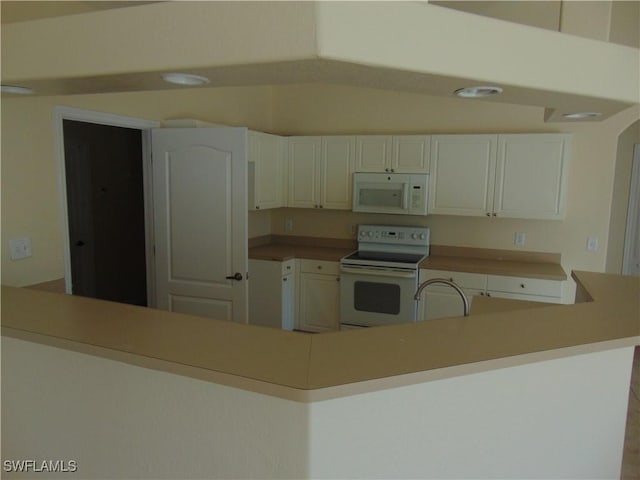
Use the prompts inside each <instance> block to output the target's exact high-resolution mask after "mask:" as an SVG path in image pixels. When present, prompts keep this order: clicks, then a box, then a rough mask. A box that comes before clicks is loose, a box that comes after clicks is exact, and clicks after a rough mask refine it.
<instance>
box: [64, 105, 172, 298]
mask: <svg viewBox="0 0 640 480" xmlns="http://www.w3.org/2000/svg"><path fill="white" fill-rule="evenodd" d="M64 120H75V121H79V122H86V123H95V124H99V125H110V126H115V127H124V128H133V129H137V130H140V131H141V132H142V157H143V158H142V162H143V178H144V180H143V181H144V205H145V207H144V208H145V236H146V255H147V258H146V261H147V262H146V263H147V301H148V304H149V306H153V305H155V287H154V284H153V282H154V279H155V275H154V273H153V272H154V262H153V223H152V222H153V197H152V192H153V189H152V188H151V187H152V185H151V183H150V182H151V178H152V176H151V148H150V145H151V134H150V131H151V129H152V128H157V127H159V126H160V122H156V121H153V120H145V119H140V118H134V117H127V116H123V115H114V114H111V113H104V112H96V111H92V110H82V109H78V108H73V107H65V106H56V107H54V110H53V134H54V140H55V149H56V158H57V162H58V187H59V190H60V211H61V222H62V226H61V228H62V242H63V248H64V252H63V258H64V282H65V292H66V293H68V294H71V293H72V278H71V249H70V240H69V212H68V210H67V180H66V170H65V155H64V125H63V122H64Z"/></svg>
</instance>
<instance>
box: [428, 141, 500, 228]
mask: <svg viewBox="0 0 640 480" xmlns="http://www.w3.org/2000/svg"><path fill="white" fill-rule="evenodd" d="M496 144H497V135H434V136H432V137H431V169H430V170H431V174H430V179H429V213H433V214H442V215H466V216H490V215H491V212H492V209H493V195H494V178H495V168H496Z"/></svg>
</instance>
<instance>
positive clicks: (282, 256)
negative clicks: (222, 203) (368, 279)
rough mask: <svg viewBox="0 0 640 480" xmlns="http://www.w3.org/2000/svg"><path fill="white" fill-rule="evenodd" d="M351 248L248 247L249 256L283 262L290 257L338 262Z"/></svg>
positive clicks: (283, 245)
mask: <svg viewBox="0 0 640 480" xmlns="http://www.w3.org/2000/svg"><path fill="white" fill-rule="evenodd" d="M353 251H354V249H353V248H329V247H313V246H309V245H286V244H269V245H260V246H258V247H252V248H250V249H249V258H252V259H256V260H275V261H280V262H283V261H285V260H290V259H292V258H307V259H309V260H325V261H329V262H339V261H340V259H341V258H342V257H344V256H345V255H349V254H350V253H351V252H353Z"/></svg>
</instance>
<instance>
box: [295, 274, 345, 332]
mask: <svg viewBox="0 0 640 480" xmlns="http://www.w3.org/2000/svg"><path fill="white" fill-rule="evenodd" d="M339 280H340V277H339V276H337V275H323V274H317V273H302V274H301V275H300V297H299V327H300V329H301V330H307V331H311V332H322V331H327V330H338V329H339V328H340V284H339V282H338V281H339Z"/></svg>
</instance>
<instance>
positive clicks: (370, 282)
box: [340, 265, 418, 327]
mask: <svg viewBox="0 0 640 480" xmlns="http://www.w3.org/2000/svg"><path fill="white" fill-rule="evenodd" d="M417 288H418V272H417V271H416V270H411V269H401V268H393V267H367V266H352V265H349V266H347V265H342V266H341V268H340V322H341V323H342V325H343V327H344V326H360V327H374V326H379V325H394V324H398V323H406V322H415V321H416V318H417V317H416V313H417V302H416V301H415V300H414V298H413V296H414V295H415V292H416V289H417Z"/></svg>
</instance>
